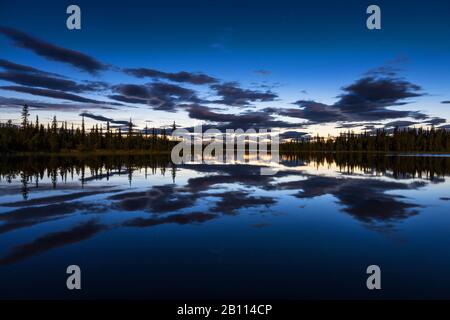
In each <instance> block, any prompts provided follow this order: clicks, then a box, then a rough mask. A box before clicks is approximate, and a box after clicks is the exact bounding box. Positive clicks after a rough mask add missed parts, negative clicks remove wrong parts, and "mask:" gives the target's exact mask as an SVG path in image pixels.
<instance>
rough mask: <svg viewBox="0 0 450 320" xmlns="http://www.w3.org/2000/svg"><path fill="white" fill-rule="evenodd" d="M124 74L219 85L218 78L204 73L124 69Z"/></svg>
mask: <svg viewBox="0 0 450 320" xmlns="http://www.w3.org/2000/svg"><path fill="white" fill-rule="evenodd" d="M124 72H125V73H127V74H130V75H133V76H135V77H138V78H145V77H148V78H155V79H167V80H170V81H174V82H182V83H190V84H198V85H201V84H213V83H217V82H218V80H217V79H216V78H213V77H210V76H208V75H206V74H203V73H192V72H186V71H181V72H175V73H171V72H163V71H158V70H155V69H147V68H137V69H133V68H130V69H124Z"/></svg>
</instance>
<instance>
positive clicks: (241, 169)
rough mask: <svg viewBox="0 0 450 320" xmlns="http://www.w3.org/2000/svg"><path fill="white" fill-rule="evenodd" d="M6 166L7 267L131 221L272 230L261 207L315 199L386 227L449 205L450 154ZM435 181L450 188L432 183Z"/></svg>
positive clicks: (61, 160)
mask: <svg viewBox="0 0 450 320" xmlns="http://www.w3.org/2000/svg"><path fill="white" fill-rule="evenodd" d="M0 168H1V169H0V170H1V171H0V179H1V181H0V237H6V236H8V238H7V240H8V241H6V242H5V243H7V245H4V246H2V248H1V252H0V265H3V266H6V265H11V264H15V263H18V262H21V261H26V260H27V259H29V258H31V257H34V256H40V255H41V254H43V253H44V252H47V251H51V250H57V249H59V250H64V248H65V247H66V246H68V245H74V244H77V243H80V242H88V243H89V241H91V242H92V246H95V239H96V237H95V236H96V235H98V234H100V233H114V232H117V231H118V230H125V229H139V230H141V229H143V228H151V227H152V228H153V227H157V226H159V227H161V226H165V225H179V226H181V227H183V226H186V225H205V224H206V223H208V222H212V221H220V220H221V219H225V217H229V218H233V219H237V220H235V221H239V218H241V219H242V220H243V221H248V222H249V223H250V224H251V225H252V226H255V227H257V228H258V229H259V228H260V227H265V228H264V229H266V228H267V227H268V226H270V223H267V222H266V221H265V220H261V217H263V216H267V215H270V216H274V217H277V219H279V220H283V219H286V220H287V221H292V223H293V224H295V223H296V222H295V221H296V220H295V217H297V216H299V215H301V214H302V212H303V211H304V212H309V211H308V210H311V209H308V208H311V207H312V208H316V206H318V207H317V209H313V210H317V213H319V212H320V211H322V210H323V211H327V214H330V215H331V213H333V212H340V213H345V214H346V215H347V217H351V220H352V221H354V222H357V223H358V224H359V225H360V226H363V228H365V229H366V230H368V232H374V231H376V232H381V233H383V232H387V231H389V232H395V230H396V227H397V226H398V225H399V224H401V223H402V222H403V221H406V220H408V219H410V218H411V217H414V216H417V215H420V214H422V212H423V211H424V209H425V208H427V207H428V206H430V203H432V204H433V205H434V206H435V207H439V206H440V207H445V206H447V207H448V206H449V205H450V202H449V201H448V200H449V199H450V198H449V197H448V195H449V194H448V193H447V194H445V192H446V190H447V191H448V190H449V189H448V176H449V175H450V158H448V157H447V158H446V157H394V156H385V155H367V154H325V153H322V154H301V155H285V156H283V158H282V162H281V164H280V165H279V171H278V172H277V173H276V174H275V175H273V176H262V175H260V174H259V173H260V168H259V167H258V166H257V165H250V164H236V165H226V164H214V165H204V164H191V165H182V166H174V165H173V164H171V162H170V160H169V158H168V157H167V156H159V157H155V156H126V157H113V156H108V157H101V156H98V157H86V158H83V157H39V158H33V157H14V158H12V157H3V158H1V166H0ZM438 185H443V186H445V188H441V189H439V190H440V191H439V192H438V191H435V190H431V189H430V187H432V186H438ZM418 191H420V192H421V195H422V197H415V196H414V194H415V193H414V192H418ZM416 194H417V193H416ZM292 219H294V220H292ZM227 221H228V220H227ZM323 223H324V224H326V223H327V220H326V215H325V216H324V220H323ZM298 227H299V232H300V231H301V229H302V228H306V227H307V225H299V226H298ZM286 230H287V229H286ZM282 232H283V231H282ZM285 232H288V231H285ZM133 245H134V246H139V244H136V243H134V244H133Z"/></svg>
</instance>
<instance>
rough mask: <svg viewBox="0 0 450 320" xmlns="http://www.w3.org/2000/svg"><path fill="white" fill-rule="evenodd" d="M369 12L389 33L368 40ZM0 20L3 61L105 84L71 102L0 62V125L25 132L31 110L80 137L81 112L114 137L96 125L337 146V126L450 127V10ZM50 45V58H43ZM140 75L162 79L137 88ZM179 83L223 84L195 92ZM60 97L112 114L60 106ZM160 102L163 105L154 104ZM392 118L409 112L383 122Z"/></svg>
mask: <svg viewBox="0 0 450 320" xmlns="http://www.w3.org/2000/svg"><path fill="white" fill-rule="evenodd" d="M70 4H77V5H79V6H80V8H81V12H82V29H81V30H76V31H75V30H68V29H67V28H66V25H65V22H66V18H67V14H66V13H65V11H66V8H67V6H68V5H70ZM370 4H377V5H379V6H380V8H381V13H382V14H381V18H382V29H381V30H372V31H371V30H368V29H367V28H366V18H367V14H366V13H365V11H366V8H367V6H368V5H370ZM0 21H1V22H0V25H1V26H2V27H4V29H2V30H3V31H2V32H0V48H1V51H0V59H2V61H7V62H12V63H15V64H19V65H23V66H29V67H33V68H35V69H39V70H40V71H45V72H49V73H56V74H57V75H58V76H56V77H57V78H62V77H65V78H64V79H70V80H71V81H74V82H76V83H78V84H80V83H84V84H88V82H85V81H91V82H90V83H92V82H93V81H95V82H102V83H103V86H102V87H101V88H100V87H99V88H97V89H95V90H94V89H92V90H84V89H80V88H78V87H77V89H69V90H67V88H60V87H58V86H51V87H49V86H48V83H46V82H45V79H42V81H43V82H42V81H41V82H39V83H38V84H36V82H32V83H31V82H30V81H28V80H26V81H25V82H24V81H23V80H20V81H18V80H17V79H18V78H17V77H20V79H22V77H21V75H18V74H17V72H19V71H17V70H16V69H17V68H16V69H14V68H13V69H12V67H11V65H7V64H6V63H5V62H3V67H2V68H3V69H0V86H1V87H2V88H0V97H2V98H1V100H0V107H1V109H2V114H1V117H0V121H5V120H6V119H9V118H12V119H17V117H18V113H19V111H20V103H21V102H24V101H26V102H28V103H29V104H30V106H31V107H32V115H33V116H34V115H35V114H39V116H40V118H41V119H42V121H46V120H49V119H50V118H51V117H52V116H53V114H56V115H57V117H58V119H61V120H67V121H69V122H74V123H75V124H77V123H79V121H80V119H81V118H80V116H79V115H80V114H82V113H84V114H86V115H88V117H87V120H88V121H89V122H92V123H103V124H105V122H104V121H100V120H99V117H95V116H99V115H101V116H103V117H106V118H108V119H112V120H116V121H122V120H127V119H129V118H130V117H132V118H133V122H135V123H136V124H137V125H139V126H140V127H142V126H145V125H146V124H147V125H148V126H156V127H159V126H162V125H169V124H171V123H172V122H173V121H174V120H175V121H176V122H177V123H179V124H180V125H182V126H191V125H193V124H198V123H207V124H209V125H211V126H216V127H219V128H224V127H236V126H238V125H242V124H247V125H249V126H250V125H253V126H256V127H270V128H272V127H280V128H282V129H283V130H299V131H302V132H311V133H316V132H319V133H320V134H328V133H333V134H334V133H337V132H339V130H342V129H335V128H336V127H345V128H344V129H345V130H347V129H348V127H350V126H352V128H354V129H355V130H356V129H367V130H370V129H373V128H374V127H386V124H388V126H389V123H391V124H392V123H394V122H396V121H399V120H402V121H409V124H410V125H416V126H417V125H425V124H427V123H430V121H432V120H433V121H434V123H435V124H437V125H446V123H445V122H446V121H450V111H449V107H450V104H448V103H442V102H443V101H448V100H450V92H449V89H450V63H449V56H450V41H448V36H449V35H450V3H449V2H448V1H433V2H430V1H377V2H369V1H346V2H342V1H315V2H314V3H310V2H309V1H277V2H265V1H224V2H218V1H214V2H212V1H165V2H159V1H158V2H156V1H126V2H120V1H119V2H118V1H76V2H72V1H71V2H68V1H58V3H54V1H40V2H39V3H37V2H32V3H29V2H28V1H8V0H4V1H2V2H1V3H0ZM5 28H6V29H5ZM11 30H12V31H11ZM23 35H26V36H25V38H26V39H25V38H24V36H23ZM30 38H31V39H35V40H36V41H31V40H30ZM24 39H25V40H24ZM30 41H31V44H30ZM42 46H44V47H45V46H50V47H48V48H47V47H45V48H46V50H44V51H45V52H44V53H43V52H38V51H39V48H42ZM55 47H56V49H55ZM58 48H63V49H69V50H72V51H70V52H72V53H73V52H78V53H80V54H81V55H82V59H83V58H85V57H89V58H92V59H93V60H94V61H95V62H98V63H99V66H98V67H99V68H98V69H95V70H92V69H89V68H90V67H89V66H88V67H86V66H83V61H81V62H80V64H79V63H78V62H77V61H75V60H74V59H77V58H79V56H77V55H75V56H74V57H73V59H69V62H68V61H67V59H65V58H64V57H62V55H64V54H65V52H64V51H62V50H58ZM52 50H54V51H52ZM70 52H69V53H68V54H69V55H70ZM80 66H81V67H80ZM8 68H9V69H8ZM128 69H134V71H133V70H128ZM143 69H146V70H147V71H148V70H151V71H152V73H151V76H148V75H149V73H148V72H147V73H146V75H147V76H145V77H139V76H136V70H140V71H142V70H143ZM155 71H158V73H157V74H155ZM182 71H185V72H187V73H188V74H189V75H191V76H192V75H197V76H198V75H204V76H208V77H209V78H208V79H214V80H210V81H206V82H202V83H193V82H196V81H195V80H192V78H189V79H187V78H186V77H181V76H182V74H179V72H182ZM20 72H25V73H26V75H29V71H23V70H22V71H20ZM20 72H19V73H20ZM33 72H34V71H33ZM368 72H369V73H368ZM12 73H14V74H12ZM41 75H42V73H41ZM184 76H186V74H185V75H184ZM186 79H187V80H186ZM367 80H369V81H367ZM197 82H198V81H197ZM130 85H131V86H139V89H140V91H139V92H138V93H136V92H135V90H131V89H136V88H135V87H131V86H130ZM19 86H20V87H26V88H25V89H24V88H17V87H19ZM29 88H32V89H29ZM33 88H34V89H36V88H38V89H39V90H40V91H37V90H33ZM141 89H142V90H141ZM43 90H45V91H43ZM54 91H59V92H65V93H68V94H76V95H77V96H80V97H84V98H88V99H91V100H95V101H107V102H111V103H112V104H111V105H109V104H105V103H101V104H98V103H93V102H89V103H85V102H80V101H73V97H71V98H70V99H72V100H70V99H69V100H68V99H55V98H54V97H55V96H56V95H57V94H56V93H55V92H54ZM25 92H27V93H25ZM372 93H373V94H372ZM386 94H387V96H386ZM119 95H120V96H121V97H122V98H121V100H115V99H111V97H113V96H114V97H116V98H117V96H119ZM58 96H59V94H58ZM66 97H67V96H66ZM108 97H109V98H108ZM123 97H126V98H127V100H128V101H127V102H124V101H123ZM130 98H134V99H138V98H139V99H144V100H145V103H141V102H142V101H141V102H139V103H136V101H133V103H131V102H130V101H131V100H130ZM153 98H157V99H159V103H158V104H156V103H155V102H154V101H153V102H150V103H149V102H148V101H149V99H153ZM350 98H351V99H350ZM76 100H79V98H76ZM161 100H162V103H163V105H162V106H161ZM392 110H394V111H398V112H386V111H392ZM89 115H92V117H89ZM437 119H439V120H437ZM99 121H100V122H99ZM146 121H147V122H146ZM150 121H151V122H150ZM396 123H398V122H396ZM357 124H360V125H359V126H356V125H357ZM405 124H408V123H403V125H405ZM386 128H388V127H386Z"/></svg>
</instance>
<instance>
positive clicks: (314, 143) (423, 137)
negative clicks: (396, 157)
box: [280, 127, 450, 152]
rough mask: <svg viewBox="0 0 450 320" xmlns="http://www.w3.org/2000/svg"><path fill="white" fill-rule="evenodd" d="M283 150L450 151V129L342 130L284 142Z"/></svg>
mask: <svg viewBox="0 0 450 320" xmlns="http://www.w3.org/2000/svg"><path fill="white" fill-rule="evenodd" d="M280 151H282V152H297V151H310V152H315V151H330V152H355V151H356V152H450V130H445V129H435V128H434V127H431V128H425V129H424V128H417V129H416V128H403V129H399V128H395V129H394V130H393V131H392V132H390V133H389V132H387V131H386V130H384V129H378V130H376V132H375V133H368V132H364V133H360V134H357V133H354V132H346V133H341V134H340V135H339V136H338V137H335V138H332V137H328V138H323V137H319V136H316V137H313V138H302V139H294V140H291V141H290V142H287V143H283V144H282V145H281V146H280Z"/></svg>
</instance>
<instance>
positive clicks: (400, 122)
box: [384, 120, 420, 128]
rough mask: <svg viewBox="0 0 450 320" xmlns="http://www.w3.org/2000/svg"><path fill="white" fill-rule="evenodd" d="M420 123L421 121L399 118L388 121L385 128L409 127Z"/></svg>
mask: <svg viewBox="0 0 450 320" xmlns="http://www.w3.org/2000/svg"><path fill="white" fill-rule="evenodd" d="M417 124H420V122H415V121H407V120H398V121H392V122H388V123H386V124H385V125H384V127H385V128H395V127H397V128H407V127H409V126H412V125H417Z"/></svg>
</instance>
